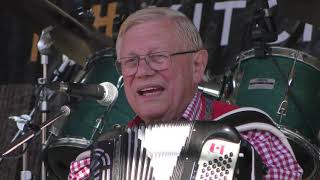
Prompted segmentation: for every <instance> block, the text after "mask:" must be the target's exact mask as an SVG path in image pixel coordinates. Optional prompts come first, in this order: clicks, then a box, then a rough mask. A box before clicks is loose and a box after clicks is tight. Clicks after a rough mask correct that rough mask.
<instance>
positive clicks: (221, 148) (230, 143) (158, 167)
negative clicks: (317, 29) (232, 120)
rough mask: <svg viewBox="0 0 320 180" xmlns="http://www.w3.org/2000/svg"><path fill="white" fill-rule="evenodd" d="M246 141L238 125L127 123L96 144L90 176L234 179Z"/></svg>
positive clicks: (155, 179)
mask: <svg viewBox="0 0 320 180" xmlns="http://www.w3.org/2000/svg"><path fill="white" fill-rule="evenodd" d="M242 142H243V140H241V137H240V134H239V133H238V132H237V130H236V129H235V128H233V127H231V126H227V125H225V124H221V123H219V122H213V121H193V122H185V121H183V122H182V121H178V122H175V123H164V124H151V125H147V126H146V125H140V126H137V127H134V128H125V129H124V130H122V131H120V132H119V133H116V134H115V135H113V137H109V138H107V139H106V140H103V141H99V142H97V143H95V144H94V145H93V147H92V149H91V164H90V177H91V179H97V180H98V179H102V180H104V179H106V180H187V179H196V180H198V179H199V180H213V179H221V180H229V179H235V177H236V176H237V174H239V169H238V168H237V167H238V166H239V162H238V161H239V157H240V158H241V157H242V156H243V154H242V156H241V153H240V154H239V152H240V151H241V144H242ZM250 156H251V155H250ZM247 168H248V167H247Z"/></svg>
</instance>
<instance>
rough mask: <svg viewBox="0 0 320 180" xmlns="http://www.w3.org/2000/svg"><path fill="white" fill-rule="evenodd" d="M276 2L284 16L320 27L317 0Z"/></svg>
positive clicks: (281, 0)
mask: <svg viewBox="0 0 320 180" xmlns="http://www.w3.org/2000/svg"><path fill="white" fill-rule="evenodd" d="M277 3H278V10H279V12H280V13H281V14H283V15H284V16H286V17H288V18H294V19H297V20H301V21H305V22H308V23H310V24H312V25H315V26H317V27H320V13H319V7H320V1H319V0H304V1H303V0H278V1H277Z"/></svg>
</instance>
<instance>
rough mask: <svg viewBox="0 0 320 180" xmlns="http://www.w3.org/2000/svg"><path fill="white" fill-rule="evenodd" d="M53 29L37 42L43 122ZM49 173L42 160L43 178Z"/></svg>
mask: <svg viewBox="0 0 320 180" xmlns="http://www.w3.org/2000/svg"><path fill="white" fill-rule="evenodd" d="M52 30H53V27H52V26H49V27H47V28H45V29H44V30H43V31H42V33H41V37H40V40H39V42H38V44H37V46H38V50H39V52H40V54H41V64H42V67H43V72H42V73H43V74H42V75H43V76H42V78H39V79H38V83H39V84H40V85H41V86H42V90H41V92H40V100H39V101H40V111H41V117H42V123H44V122H46V120H47V113H48V103H47V100H48V89H47V88H46V87H45V84H46V83H47V80H48V79H47V78H48V75H47V71H48V70H47V65H48V55H49V54H50V48H51V46H52V45H53V43H54V41H53V40H52V37H51V35H50V32H51V31H52ZM46 136H47V129H46V127H45V128H44V129H43V130H42V132H41V143H42V146H43V147H42V150H43V149H44V146H45V144H46V140H47V137H46ZM46 177H47V173H46V168H45V165H44V162H42V165H41V179H42V180H46Z"/></svg>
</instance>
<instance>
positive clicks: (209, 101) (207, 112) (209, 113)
mask: <svg viewBox="0 0 320 180" xmlns="http://www.w3.org/2000/svg"><path fill="white" fill-rule="evenodd" d="M204 99H205V102H206V107H205V120H209V119H213V111H214V110H213V106H212V103H213V99H212V98H209V97H207V96H204Z"/></svg>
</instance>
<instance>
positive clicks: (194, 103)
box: [182, 91, 202, 121]
mask: <svg viewBox="0 0 320 180" xmlns="http://www.w3.org/2000/svg"><path fill="white" fill-rule="evenodd" d="M201 109H202V104H201V92H199V91H197V92H196V93H195V95H194V96H193V98H192V100H191V102H190V104H189V105H188V107H187V109H186V110H185V111H184V113H183V114H182V117H183V118H184V119H186V120H188V121H193V120H197V119H199V117H200V112H201Z"/></svg>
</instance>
